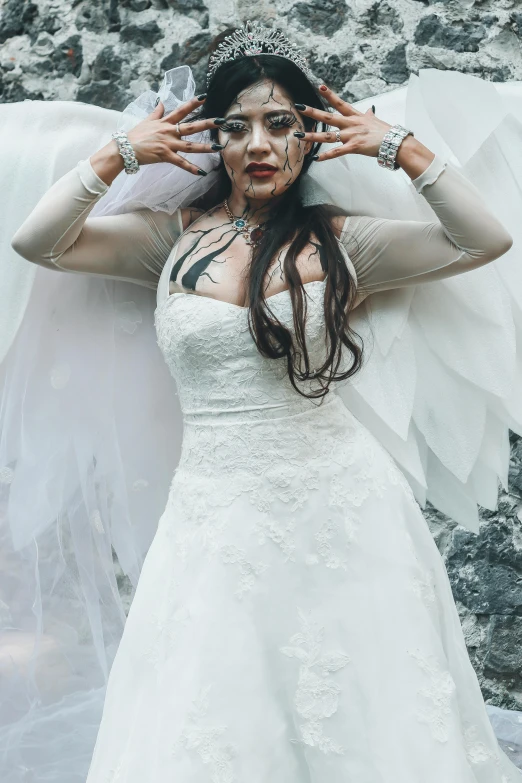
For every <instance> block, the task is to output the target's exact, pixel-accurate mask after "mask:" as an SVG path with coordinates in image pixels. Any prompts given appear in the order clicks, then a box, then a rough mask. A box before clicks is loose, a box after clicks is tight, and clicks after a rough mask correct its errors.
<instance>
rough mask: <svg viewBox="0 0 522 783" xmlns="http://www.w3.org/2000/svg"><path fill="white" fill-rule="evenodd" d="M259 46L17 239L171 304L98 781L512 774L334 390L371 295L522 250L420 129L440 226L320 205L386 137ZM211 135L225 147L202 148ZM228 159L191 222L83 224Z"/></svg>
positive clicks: (419, 558)
mask: <svg viewBox="0 0 522 783" xmlns="http://www.w3.org/2000/svg"><path fill="white" fill-rule="evenodd" d="M248 30H250V31H252V28H247V32H241V31H240V32H239V34H238V35H239V37H240V40H242V41H243V48H242V49H241V48H239V49H238V48H233V51H232V57H231V58H230V59H229V58H228V55H230V54H231V51H230V49H227V50H226V53H225V55H223V57H222V58H221V60H219V58H218V61H217V63H216V61H215V60H214V62H213V61H212V60H211V63H210V79H209V85H208V93H207V95H206V97H205V96H199V97H198V98H194V99H191V100H189V101H188V102H186V103H184V104H183V105H182V106H181V107H179V108H178V109H177V110H175V111H174V112H170V113H167V114H165V116H162V114H163V109H164V107H163V104H162V103H161V102H160V103H159V104H158V106H157V107H156V109H155V110H154V112H153V113H152V114H150V115H149V116H148V117H147V118H146V119H145V120H144V121H143V122H141V123H139V124H138V125H136V126H135V127H134V128H133V129H132V130H131V131H129V132H128V134H127V138H128V144H126V142H125V139H124V140H123V146H122V139H121V138H119V139H118V143H115V141H111V142H110V143H108V144H107V145H106V146H104V147H103V148H101V149H100V150H99V151H98V152H96V153H94V154H93V155H92V156H91V157H90V158H89V159H86V160H83V161H81V162H80V163H79V164H78V166H77V167H76V169H74V170H72V171H70V172H68V173H67V174H65V175H64V176H63V177H62V178H61V179H60V180H58V181H57V182H56V183H55V185H53V187H52V188H51V189H50V190H49V191H48V192H47V193H46V194H45V195H44V197H43V198H42V199H41V201H40V202H39V204H38V205H37V206H36V207H35V209H34V210H33V211H32V213H31V214H30V215H29V217H28V218H27V220H26V221H25V222H24V224H23V225H22V226H21V227H20V229H19V230H18V231H17V233H16V235H15V237H14V238H13V247H14V248H15V250H16V251H17V252H18V253H19V254H20V255H22V256H23V257H25V258H26V259H28V260H30V261H32V262H33V263H36V264H41V265H45V266H47V267H48V268H49V269H57V270H62V271H67V272H74V273H81V274H94V275H103V276H104V277H113V278H116V279H118V280H123V281H134V282H137V283H140V284H141V285H142V286H144V287H149V288H153V289H157V308H156V311H155V324H156V331H157V337H158V344H159V346H160V348H161V350H162V352H163V355H164V357H165V360H166V363H167V365H168V367H169V370H170V371H171V373H172V374H173V376H174V377H175V379H176V382H177V385H178V390H179V395H180V401H181V406H182V410H183V416H184V435H183V444H182V453H181V459H180V462H179V465H178V467H177V469H176V471H175V475H174V478H173V480H172V483H171V486H170V491H169V495H168V500H167V505H166V508H165V510H164V512H163V514H162V516H161V519H160V522H159V527H158V530H157V533H156V535H155V537H154V540H153V542H152V544H151V546H150V548H149V550H148V553H147V557H146V560H145V563H144V565H143V569H142V572H141V576H140V581H139V587H138V589H137V591H136V595H135V597H134V600H133V603H132V606H131V609H130V612H129V616H128V618H127V623H126V625H125V630H124V634H123V637H122V640H121V643H120V645H119V647H118V652H117V654H116V657H115V659H114V663H113V666H112V669H111V673H110V678H109V682H108V687H107V694H106V699H105V705H104V712H103V717H102V721H101V726H100V730H99V733H98V738H97V742H96V747H95V751H94V755H93V758H92V763H91V766H90V769H89V774H88V778H87V780H88V783H99V782H101V781H103V783H112V781H125V783H134V781H136V783H137V781H144V780H163V779H165V780H167V779H169V780H171V779H172V780H174V779H175V780H179V781H184V783H185V782H186V783H189V781H190V782H192V781H194V783H195V782H196V781H198V783H199V782H200V781H206V780H208V781H219V782H220V783H225V781H227V783H232V781H243V780H247V779H248V780H256V781H257V780H258V781H266V780H271V781H272V780H273V781H281V783H282V782H283V781H284V782H285V783H289V782H290V781H292V782H293V781H295V783H298V781H299V783H300V782H301V781H304V780H307V781H308V780H310V781H326V780H328V781H329V782H330V781H331V783H337V782H339V783H340V782H341V781H343V782H344V781H346V780H357V781H361V783H362V781H365V782H366V781H368V783H374V781H375V783H377V781H386V783H392V782H394V781H397V782H398V781H401V783H418V781H419V780H422V781H423V783H432V782H433V783H435V781H437V783H439V782H440V781H441V780H444V781H455V783H457V781H458V782H459V783H460V782H461V781H470V782H471V781H479V782H480V783H486V781H487V783H496V781H498V783H511V781H518V780H520V779H521V773H520V771H519V770H517V769H516V767H515V766H514V765H513V764H512V763H511V762H510V761H509V760H508V758H507V757H506V756H505V755H504V753H503V752H502V751H501V750H500V748H499V746H498V744H497V741H496V738H495V735H494V733H493V730H492V728H491V725H490V723H489V720H488V717H487V713H486V710H485V706H484V702H483V699H482V696H481V692H480V688H479V685H478V682H477V678H476V676H475V673H474V671H473V669H472V667H471V664H470V662H469V659H468V656H467V652H466V647H465V643H464V638H463V635H462V631H461V628H460V623H459V618H458V614H457V611H456V608H455V605H454V602H453V598H452V595H451V589H450V586H449V582H448V579H447V575H446V572H445V570H444V566H443V563H442V560H441V557H440V555H439V552H438V550H437V548H436V545H435V543H434V541H433V539H432V537H431V534H430V532H429V529H428V527H427V525H426V523H425V520H424V518H423V516H422V513H421V511H420V509H419V507H418V505H417V502H416V500H415V497H414V495H413V493H412V491H411V489H410V485H409V484H408V482H407V481H406V479H405V477H404V476H403V474H402V473H401V471H400V470H399V469H398V468H397V466H396V464H395V462H394V461H393V459H392V458H391V457H390V455H389V454H388V452H387V451H386V450H385V449H384V448H383V446H382V445H381V444H380V443H379V442H378V441H377V440H376V439H375V438H374V437H373V436H372V435H371V433H370V432H369V431H368V430H367V429H366V428H365V427H364V426H363V425H362V424H361V423H360V421H359V420H358V419H357V418H356V417H355V416H354V415H353V413H351V412H350V410H349V409H348V408H347V407H346V405H345V403H344V402H343V401H342V399H341V397H340V396H339V395H338V394H337V392H336V388H337V387H338V386H340V384H341V382H343V381H344V382H346V381H349V379H351V378H352V376H353V377H355V376H356V374H357V372H358V371H359V369H360V368H361V366H362V362H363V359H364V346H363V345H362V343H363V341H362V340H361V339H360V336H359V335H358V334H357V333H356V332H355V331H354V330H353V329H352V327H351V322H352V318H353V311H354V309H355V308H357V306H358V305H360V303H361V302H362V300H363V299H364V298H365V297H366V296H368V295H370V294H376V293H378V292H382V291H388V290H391V289H395V288H403V287H405V286H406V287H407V286H414V285H418V284H421V283H426V282H433V281H437V280H441V279H443V278H447V277H452V276H455V275H459V274H461V273H463V272H466V271H472V270H476V269H477V268H478V267H481V266H483V265H486V264H489V263H490V262H492V261H494V260H495V259H497V258H499V257H500V256H502V255H503V254H505V253H506V252H507V251H508V250H509V249H510V247H511V244H512V238H511V236H510V234H509V232H508V231H507V230H506V229H505V228H504V227H503V225H502V224H501V223H500V222H499V221H498V220H497V218H496V217H495V216H494V215H493V213H492V212H491V211H490V210H489V209H488V208H487V207H486V205H485V204H484V202H483V201H482V199H481V198H480V195H479V193H478V191H477V190H476V189H475V188H474V187H473V186H472V185H471V184H470V183H469V182H468V181H467V180H466V179H465V177H463V176H462V175H461V174H459V172H458V171H457V170H456V169H455V168H454V167H452V166H451V165H450V164H448V163H447V162H445V161H444V160H442V159H441V158H440V157H439V156H438V155H436V154H434V153H433V152H431V151H430V149H429V148H428V147H426V146H425V145H423V144H422V142H421V141H419V140H418V139H416V138H415V137H413V136H411V135H408V136H406V137H405V138H403V139H402V141H401V143H400V145H399V146H398V147H397V148H396V150H395V151H394V153H393V154H392V161H393V160H396V162H397V164H398V165H399V166H400V167H401V168H402V169H403V170H404V171H405V172H406V174H407V175H408V176H409V177H410V179H411V181H412V183H413V186H414V187H415V189H416V191H417V192H418V193H420V194H421V195H422V196H423V197H424V199H425V200H426V201H427V203H428V204H429V205H430V206H431V208H432V209H433V210H434V212H435V213H436V216H437V218H438V220H437V221H433V220H432V221H425V222H422V221H417V220H411V221H410V220H391V219H383V218H375V217H371V216H368V215H359V216H357V215H350V216H348V217H347V216H346V214H339V212H340V211H341V210H340V209H339V208H335V204H334V207H333V208H332V206H328V205H327V204H325V203H323V204H318V203H315V204H313V200H312V205H308V206H307V205H306V199H305V198H303V191H302V190H300V185H301V178H302V177H303V176H304V175H305V173H306V171H307V169H308V168H309V167H310V165H311V163H312V160H314V159H316V160H318V161H319V162H322V161H325V160H328V159H329V158H332V157H337V156H339V155H347V154H351V153H356V154H358V155H363V156H368V157H377V156H379V157H380V156H382V153H383V139H384V135H385V133H386V132H387V131H388V130H389V128H391V125H390V124H389V123H386V122H385V121H383V120H381V119H379V118H377V117H376V116H375V114H374V113H373V112H372V111H371V110H369V111H367V112H365V113H362V112H360V111H358V110H357V109H355V108H354V107H352V106H350V105H349V104H347V103H345V102H343V101H341V100H340V99H339V98H338V96H336V95H335V94H334V93H333V92H332V91H331V90H328V88H326V89H325V90H320V91H317V90H316V89H315V88H314V86H313V84H312V83H311V81H310V80H309V77H308V75H307V73H306V70H305V66H304V64H303V62H302V61H301V60H300V58H299V55H298V54H297V53H295V52H292V50H291V49H283V48H282V47H281V46H280V47H279V49H278V52H279V53H278V54H269V53H266V52H263V51H261V52H259V53H258V54H256V55H253V54H252V53H249V54H248V56H246V54H245V48H244V47H245V45H247V46H248V45H249V44H248V40H247V37H246V36H247V35H248ZM254 34H261V33H260V31H259V29H257V31H256V30H255V28H254ZM213 65H214V66H215V67H214V68H213ZM324 100H326V101H327V102H328V103H327V104H326V103H324ZM328 104H329V105H330V106H332V107H334V108H335V109H336V111H337V112H338V114H332V113H331V112H326V111H325V106H326V105H328ZM200 107H202V112H201V116H203V117H204V119H196V118H194V116H192V117H190V120H189V121H188V122H187V124H186V126H185V128H183V127H182V126H180V123H182V121H183V120H184V119H185V118H187V117H188V115H190V114H191V113H192V112H194V111H195V110H196V109H198V108H200ZM315 122H323V123H328V124H329V125H332V126H333V127H334V128H337V129H339V131H340V134H339V135H337V137H336V136H335V132H326V133H324V132H317V131H316V130H314V127H313V126H314V123H315ZM205 130H209V131H210V132H211V140H212V141H213V145H211V144H200V145H199V144H197V143H196V144H192V146H190V143H189V142H187V141H185V140H184V137H185V136H190V135H192V134H194V133H196V132H201V131H205ZM334 139H336V140H337V141H341V142H342V145H341V146H338V147H336V148H334V149H333V150H331V151H329V152H321V153H320V154H319V156H318V157H314V156H315V152H316V149H317V147H315V146H314V145H316V144H321V143H323V142H329V141H332V140H334ZM216 144H217V145H219V146H218V148H216V146H215V145H216ZM129 146H130V149H129ZM212 151H214V152H216V151H217V152H219V153H220V155H221V163H220V167H219V171H218V176H217V178H216V181H215V183H214V185H213V190H212V189H210V190H209V191H208V192H207V193H206V194H205V196H203V197H201V198H200V201H199V205H200V206H199V207H197V208H194V206H193V205H192V206H188V207H181V208H178V209H176V210H175V211H174V213H173V214H170V213H169V212H168V211H164V212H160V211H157V210H153V209H146V208H142V209H138V210H134V211H130V212H127V213H124V214H118V215H114V214H113V215H107V214H105V215H103V216H99V217H92V216H91V211H92V209H93V207H94V206H95V205H96V204H97V202H99V201H100V200H101V198H102V197H103V196H104V195H105V194H106V193H107V191H108V188H109V186H110V185H111V183H112V182H113V180H114V179H115V178H116V176H117V175H118V174H119V173H121V172H122V169H123V167H124V166H125V167H126V168H128V169H129V172H131V171H132V170H133V169H135V168H136V166H137V165H139V166H141V165H142V164H151V163H166V162H168V163H173V164H174V165H175V166H178V167H181V168H183V169H185V170H187V171H189V172H191V173H193V174H198V170H197V168H198V167H197V166H194V165H192V164H191V163H189V162H187V160H186V159H184V158H183V157H182V156H180V155H179V154H178V153H179V152H183V153H188V152H196V153H201V154H203V153H207V154H210V153H211V152H212ZM253 164H254V165H253ZM256 164H257V165H256ZM267 167H269V168H267ZM262 168H264V170H265V172H266V173H265V174H262V173H261V169H262ZM256 169H257V171H256ZM201 171H203V169H201ZM199 175H200V176H203V175H202V174H201V172H199ZM212 202H213V203H212ZM138 414H139V411H138Z"/></svg>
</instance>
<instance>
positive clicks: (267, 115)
mask: <svg viewBox="0 0 522 783" xmlns="http://www.w3.org/2000/svg"><path fill="white" fill-rule="evenodd" d="M223 116H224V117H225V119H226V122H225V123H224V124H223V125H221V126H220V128H219V143H220V144H223V145H224V147H225V149H223V150H222V152H221V155H222V158H223V162H224V164H225V167H226V169H227V172H228V175H229V177H230V179H231V181H232V188H233V191H236V193H235V195H236V196H239V195H242V196H243V198H246V199H247V200H248V201H257V200H258V199H261V200H266V199H271V198H274V197H276V196H280V195H283V194H284V193H285V192H286V190H287V189H288V188H289V187H290V185H291V184H292V183H293V182H294V181H295V180H296V178H297V177H298V176H299V173H300V171H301V169H302V166H303V159H304V155H305V154H306V153H307V152H308V151H309V150H310V148H311V146H312V142H307V143H304V142H303V140H302V139H298V138H297V137H296V136H294V132H295V131H304V130H305V128H304V124H303V121H302V118H301V116H300V114H299V112H298V111H297V109H296V108H295V106H294V103H293V101H292V99H291V98H290V96H289V95H288V93H287V92H286V91H285V90H284V89H283V88H282V87H281V86H280V85H278V84H277V83H276V82H274V81H272V80H269V79H263V80H262V81H259V82H257V83H256V84H253V85H251V86H250V87H248V88H247V89H245V90H244V91H243V92H241V93H240V94H239V95H238V96H237V97H236V98H235V100H234V101H233V103H232V104H231V105H230V106H229V107H228V109H227V111H226V112H225V114H224V115H223ZM254 163H261V164H264V165H267V166H271V167H272V169H271V170H269V171H266V170H265V171H264V172H259V173H258V172H256V171H255V170H252V169H249V168H248V167H249V166H250V164H254Z"/></svg>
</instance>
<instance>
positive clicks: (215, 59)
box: [207, 21, 313, 87]
mask: <svg viewBox="0 0 522 783" xmlns="http://www.w3.org/2000/svg"><path fill="white" fill-rule="evenodd" d="M263 49H264V51H263ZM256 54H278V55H279V56H280V57H286V58H287V59H288V60H292V62H294V63H295V64H296V65H297V66H298V67H299V68H300V69H301V70H302V71H303V73H305V74H306V75H307V76H308V78H313V74H312V72H311V71H310V69H309V68H308V63H307V61H306V59H305V57H304V56H303V55H302V54H301V53H300V52H299V50H298V49H297V46H296V44H295V43H290V41H289V40H288V38H287V37H286V36H285V35H284V34H283V32H282V31H281V30H279V29H272V28H270V27H263V26H262V25H261V24H260V23H259V22H250V21H248V22H245V24H244V26H243V27H241V28H240V29H239V30H236V31H235V32H234V33H233V34H232V35H227V36H226V38H224V39H223V41H222V42H221V43H220V44H219V46H218V47H217V49H216V51H215V52H213V53H212V55H211V57H210V60H209V63H208V72H207V87H208V85H209V83H210V80H211V78H212V76H213V75H214V73H215V72H216V71H217V69H218V68H219V66H220V65H222V64H223V63H226V62H229V61H230V60H237V59H239V58H240V57H254V56H255V55H256Z"/></svg>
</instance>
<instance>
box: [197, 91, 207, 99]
mask: <svg viewBox="0 0 522 783" xmlns="http://www.w3.org/2000/svg"><path fill="white" fill-rule="evenodd" d="M206 97H207V93H206V92H202V93H201V95H198V96H197V98H198V101H204V100H205V98H206Z"/></svg>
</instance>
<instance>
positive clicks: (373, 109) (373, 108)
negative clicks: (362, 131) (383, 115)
mask: <svg viewBox="0 0 522 783" xmlns="http://www.w3.org/2000/svg"><path fill="white" fill-rule="evenodd" d="M372 111H373V113H374V114H375V106H373V104H372Z"/></svg>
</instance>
